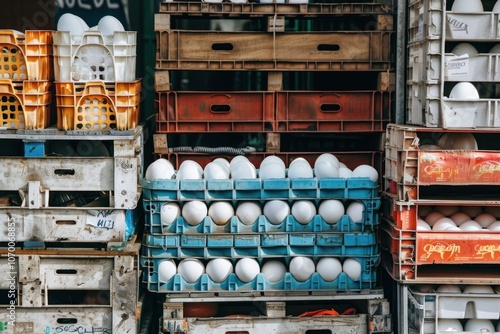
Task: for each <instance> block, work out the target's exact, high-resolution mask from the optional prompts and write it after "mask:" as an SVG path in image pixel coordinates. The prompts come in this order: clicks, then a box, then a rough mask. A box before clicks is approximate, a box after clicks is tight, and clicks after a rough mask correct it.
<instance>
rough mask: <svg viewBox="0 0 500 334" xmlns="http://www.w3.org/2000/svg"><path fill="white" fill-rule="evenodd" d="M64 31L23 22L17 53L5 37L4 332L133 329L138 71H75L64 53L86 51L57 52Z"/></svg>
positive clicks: (0, 261) (0, 165)
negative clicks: (125, 76)
mask: <svg viewBox="0 0 500 334" xmlns="http://www.w3.org/2000/svg"><path fill="white" fill-rule="evenodd" d="M0 34H1V35H2V36H4V37H5V36H9V38H14V37H15V38H18V36H17V35H16V34H17V32H12V31H10V30H9V31H2V32H1V33H0ZM93 34H94V35H95V32H94V33H93ZM61 36H62V37H61ZM66 37H68V36H66V35H65V32H61V31H26V33H25V38H24V41H25V42H24V43H25V45H21V46H22V47H20V49H21V51H22V52H19V51H16V49H15V47H14V45H10V44H8V43H7V42H5V44H4V45H3V50H4V52H5V53H8V54H6V55H4V56H3V57H2V65H1V69H2V76H3V79H2V85H3V87H5V90H4V91H3V93H2V95H3V96H2V119H3V123H2V125H3V126H2V129H1V130H0V132H1V134H0V136H1V144H2V145H1V149H0V175H1V180H0V196H1V206H0V217H2V218H1V221H0V225H1V226H2V228H3V231H4V232H3V233H2V235H1V236H0V244H1V245H2V251H1V252H0V267H1V268H2V269H1V272H2V283H1V285H0V291H1V300H0V304H1V305H2V308H4V309H8V312H2V314H1V316H0V318H1V319H0V323H1V324H2V326H3V327H2V330H3V331H4V332H5V333H41V332H44V333H60V332H86V333H111V332H114V333H122V332H127V333H136V330H137V329H136V327H137V324H136V323H137V319H136V312H137V309H136V306H137V300H138V286H139V279H138V277H139V271H138V266H139V258H138V257H139V246H138V245H137V244H135V239H136V235H137V216H136V214H135V212H134V210H135V209H136V207H137V203H138V201H139V198H140V195H141V185H140V184H141V179H142V169H143V167H142V164H143V145H144V141H145V138H144V136H145V135H144V133H145V131H143V126H142V125H139V124H138V112H139V110H138V104H139V100H140V80H135V81H132V82H131V83H130V82H127V81H118V80H115V81H109V80H108V81H105V80H98V79H100V78H92V79H93V80H90V79H91V78H88V79H89V80H86V81H85V82H76V81H74V80H72V78H71V76H68V72H70V71H71V68H72V67H74V66H72V65H70V64H69V63H65V61H66V60H67V62H69V61H70V60H71V61H75V59H78V58H80V59H82V58H85V57H83V56H82V55H81V54H79V53H78V52H79V51H76V52H75V53H70V54H69V55H67V56H68V57H67V59H66V60H65V61H61V58H62V53H63V51H61V49H64V48H67V49H68V50H71V48H72V47H74V46H73V45H72V44H71V41H72V40H71V38H70V39H66ZM20 40H22V39H20ZM125 42H126V41H125ZM10 43H12V44H13V42H10ZM127 43H128V42H126V43H119V47H118V48H122V47H123V48H126V47H127V46H128V45H127ZM24 47H25V48H26V51H25V50H24ZM100 47H101V45H97V44H96V43H95V42H89V44H86V43H82V45H79V47H78V48H77V49H79V50H82V49H85V48H87V50H88V49H92V48H100ZM133 47H134V50H135V44H134V45H133ZM52 50H54V51H53V52H52ZM115 50H116V48H115ZM134 52H135V51H134ZM35 54H36V55H37V56H36V57H35ZM72 56H73V57H72ZM87 56H88V54H87ZM23 57H24V59H19V58H23ZM132 59H134V60H135V57H132ZM63 63H64V64H65V66H63ZM16 68H17V69H20V70H19V73H11V72H9V71H11V70H14V69H16ZM54 73H55V75H54ZM134 75H135V74H134ZM8 78H11V81H9V80H8ZM14 79H23V80H24V81H17V80H14ZM42 79H43V81H36V80H42ZM54 79H55V80H54ZM62 80H66V81H62ZM108 86H111V87H113V88H111V90H109V89H108V88H107V87H108ZM9 87H11V88H9ZM18 87H22V89H21V90H19V92H18V91H17V89H19V88H18ZM37 87H43V89H42V88H37ZM54 87H55V89H53V88H54ZM96 87H97V88H96ZM44 90H46V91H47V92H46V93H45V92H43V91H44ZM54 93H55V94H54ZM54 95H55V97H56V100H57V103H55V104H54V101H53V100H52V97H54ZM131 96H132V97H131ZM116 108H118V110H117V109H116ZM120 108H122V111H123V109H126V110H125V112H123V114H124V115H126V116H121V115H119V114H120V112H121V111H120ZM117 111H118V113H117V114H115V112H117ZM89 119H90V120H89ZM89 124H90V125H89ZM96 124H97V126H96Z"/></svg>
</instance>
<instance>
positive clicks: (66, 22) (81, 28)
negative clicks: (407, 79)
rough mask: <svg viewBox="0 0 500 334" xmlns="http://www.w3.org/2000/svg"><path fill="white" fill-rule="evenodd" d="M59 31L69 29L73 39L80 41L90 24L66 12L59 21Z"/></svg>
mask: <svg viewBox="0 0 500 334" xmlns="http://www.w3.org/2000/svg"><path fill="white" fill-rule="evenodd" d="M57 30H58V31H69V33H70V35H71V39H72V40H73V41H75V42H80V39H81V36H82V35H83V33H84V32H85V31H87V30H89V26H88V25H87V24H86V23H85V22H84V21H83V20H82V19H81V18H80V17H78V16H76V15H73V14H70V13H64V14H63V15H61V17H60V18H59V20H58V21H57Z"/></svg>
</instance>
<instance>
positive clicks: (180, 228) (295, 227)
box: [143, 202, 379, 235]
mask: <svg viewBox="0 0 500 334" xmlns="http://www.w3.org/2000/svg"><path fill="white" fill-rule="evenodd" d="M143 204H144V205H145V211H146V216H145V229H146V231H147V230H148V229H149V233H151V234H154V235H158V234H160V235H161V234H167V233H176V234H201V233H268V232H271V233H274V232H286V233H294V232H363V231H373V230H374V229H375V227H376V226H377V225H378V224H379V215H378V210H376V209H371V208H368V209H367V210H365V212H364V213H363V219H362V220H361V221H360V222H353V221H352V220H351V218H349V216H347V215H344V216H342V217H341V218H340V220H339V221H338V222H337V223H335V224H328V223H327V222H326V221H325V220H324V219H323V218H322V217H321V216H319V215H316V216H314V217H313V219H312V220H311V221H310V222H309V223H307V224H302V223H299V222H298V221H297V220H296V219H295V218H294V217H293V216H292V215H288V216H287V217H286V218H285V219H284V220H283V221H282V222H281V223H279V224H273V223H271V222H270V221H269V220H268V219H267V218H266V216H264V215H260V216H259V217H258V218H257V220H256V221H255V222H254V223H253V224H251V225H245V224H243V223H242V222H241V220H240V219H239V218H238V217H237V216H233V217H231V219H230V220H229V221H228V223H226V224H225V225H217V224H215V223H214V221H213V220H212V218H211V217H209V216H207V217H205V218H204V219H203V220H202V221H201V222H200V224H198V225H196V226H192V225H189V224H188V223H187V222H186V220H185V219H184V218H183V217H178V218H177V219H176V220H175V221H174V222H173V223H172V224H171V225H163V224H162V222H161V216H160V215H161V214H160V210H161V205H157V206H154V207H152V206H151V205H149V204H150V203H147V204H146V203H144V202H143Z"/></svg>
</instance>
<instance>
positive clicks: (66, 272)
mask: <svg viewBox="0 0 500 334" xmlns="http://www.w3.org/2000/svg"><path fill="white" fill-rule="evenodd" d="M56 274H58V275H76V274H78V270H76V269H56Z"/></svg>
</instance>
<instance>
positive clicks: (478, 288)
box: [463, 285, 495, 294]
mask: <svg viewBox="0 0 500 334" xmlns="http://www.w3.org/2000/svg"><path fill="white" fill-rule="evenodd" d="M463 293H479V294H483V293H484V294H494V293H495V290H493V288H492V287H491V286H490V285H467V286H466V287H465V288H464V292H463Z"/></svg>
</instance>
